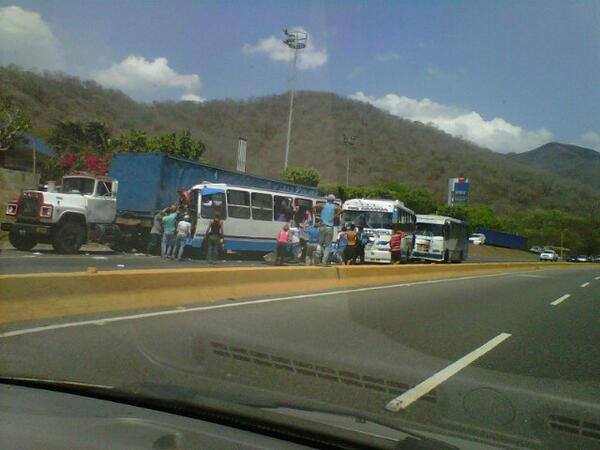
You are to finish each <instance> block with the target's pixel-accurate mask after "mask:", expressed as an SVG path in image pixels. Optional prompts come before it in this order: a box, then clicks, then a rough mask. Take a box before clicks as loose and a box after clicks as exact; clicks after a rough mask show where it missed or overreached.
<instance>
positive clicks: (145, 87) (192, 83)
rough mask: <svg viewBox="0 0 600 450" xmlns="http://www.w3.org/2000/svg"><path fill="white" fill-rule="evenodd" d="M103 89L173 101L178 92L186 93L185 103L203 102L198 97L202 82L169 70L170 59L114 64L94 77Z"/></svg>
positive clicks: (127, 60) (131, 57) (139, 59)
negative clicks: (188, 101) (113, 89)
mask: <svg viewBox="0 0 600 450" xmlns="http://www.w3.org/2000/svg"><path fill="white" fill-rule="evenodd" d="M93 77H94V79H95V80H96V81H97V82H98V83H100V84H102V85H103V86H107V87H111V88H116V89H122V90H123V91H125V92H126V93H129V94H132V95H142V96H151V97H152V98H154V99H156V98H161V97H168V98H172V96H173V94H174V93H175V92H181V91H183V96H182V100H183V99H184V98H183V97H186V98H185V100H191V101H202V98H201V97H199V96H198V95H196V94H195V92H196V91H197V90H198V89H200V86H202V82H201V81H200V77H199V76H198V75H196V74H180V73H177V72H176V71H175V70H173V69H172V68H171V67H169V61H167V58H156V59H155V60H154V61H150V60H147V59H146V58H144V57H142V56H136V55H129V56H128V57H127V58H125V59H124V60H123V61H121V62H119V63H114V64H113V65H112V66H111V67H109V68H108V69H106V70H101V71H99V72H96V73H95V74H93Z"/></svg>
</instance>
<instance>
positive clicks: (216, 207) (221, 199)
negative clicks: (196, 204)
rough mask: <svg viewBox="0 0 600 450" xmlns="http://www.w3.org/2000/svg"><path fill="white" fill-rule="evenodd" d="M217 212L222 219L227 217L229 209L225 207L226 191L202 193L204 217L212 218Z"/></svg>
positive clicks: (201, 212) (202, 214) (202, 213)
mask: <svg viewBox="0 0 600 450" xmlns="http://www.w3.org/2000/svg"><path fill="white" fill-rule="evenodd" d="M215 213H219V215H220V216H221V219H223V220H225V219H227V211H226V209H225V193H224V192H217V193H214V194H208V195H205V194H202V209H201V210H200V215H201V216H202V218H204V219H212V218H213V217H214V215H215Z"/></svg>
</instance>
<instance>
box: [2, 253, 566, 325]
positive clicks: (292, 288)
mask: <svg viewBox="0 0 600 450" xmlns="http://www.w3.org/2000/svg"><path fill="white" fill-rule="evenodd" d="M565 266H572V265H568V264H552V265H548V264H540V263H489V264H432V265H399V266H347V267H340V266H335V267H291V266H290V267H261V268H257V267H243V268H241V267H238V268H210V269H172V270H131V271H118V272H94V271H93V270H91V271H88V272H82V273H47V274H26V275H1V276H0V296H1V297H0V324H7V323H12V322H20V321H27V320H38V319H44V318H52V317H64V316H73V315H79V314H90V313H99V312H108V311H123V310H137V309H146V308H159V307H170V306H176V305H177V306H179V305H186V304H195V303H201V302H213V301H222V300H236V299H241V298H248V297H258V296H266V295H287V294H293V293H294V292H310V291H318V290H327V289H344V288H352V287H359V286H372V285H379V284H393V283H400V282H404V281H414V280H425V279H436V278H452V277H461V276H468V275H478V274H489V273H498V272H507V271H515V270H535V269H539V268H556V267H565Z"/></svg>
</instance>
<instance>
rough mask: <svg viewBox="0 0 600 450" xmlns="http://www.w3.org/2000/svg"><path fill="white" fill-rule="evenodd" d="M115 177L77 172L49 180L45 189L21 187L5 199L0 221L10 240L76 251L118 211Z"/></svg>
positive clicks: (20, 247) (18, 246)
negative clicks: (59, 180) (58, 182)
mask: <svg viewBox="0 0 600 450" xmlns="http://www.w3.org/2000/svg"><path fill="white" fill-rule="evenodd" d="M117 191H118V181H117V180H113V179H112V178H110V177H105V176H94V175H90V174H85V173H80V174H75V175H69V176H65V177H63V179H62V184H61V186H60V187H56V186H55V183H54V182H48V189H47V190H46V191H33V190H28V191H23V192H22V193H21V196H20V197H19V199H17V200H13V201H11V202H9V203H8V205H7V208H6V215H7V216H10V217H14V218H15V222H5V223H2V230H4V231H8V232H9V240H10V243H11V244H12V245H13V247H15V248H16V249H18V250H30V249H32V248H33V247H34V246H35V245H37V244H38V243H49V244H52V246H53V247H54V249H55V250H56V251H57V252H59V253H76V252H77V251H78V250H79V248H80V247H81V246H82V245H83V244H85V242H87V240H88V236H89V235H90V234H92V233H94V232H97V231H98V227H103V226H108V225H112V224H113V223H114V221H115V218H116V215H117Z"/></svg>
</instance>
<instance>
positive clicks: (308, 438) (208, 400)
mask: <svg viewBox="0 0 600 450" xmlns="http://www.w3.org/2000/svg"><path fill="white" fill-rule="evenodd" d="M0 384H7V385H15V386H23V387H28V388H35V389H45V390H49V391H53V392H59V393H64V394H71V395H77V396H83V397H88V398H95V399H98V400H104V401H112V402H116V403H121V404H126V405H130V406H135V407H139V408H146V409H152V410H155V411H160V412H166V413H170V414H176V415H179V416H184V417H190V418H193V419H199V420H204V421H209V422H213V423H217V424H220V425H225V426H230V427H234V428H238V429H242V430H246V431H249V432H253V433H259V434H263V435H266V436H270V437H274V438H277V439H284V440H287V441H289V442H295V443H298V444H302V445H308V446H316V447H318V448H335V449H338V448H343V449H355V448H356V449H359V448H360V449H363V448H384V449H410V450H419V449H422V450H429V449H440V450H445V449H448V450H451V449H456V448H457V447H454V446H451V445H449V444H447V443H445V442H443V441H439V440H434V439H431V438H428V437H425V436H422V435H420V434H418V433H415V432H413V431H409V430H403V429H401V428H397V427H394V426H390V425H388V424H384V423H381V422H380V421H377V420H373V419H371V418H367V417H363V416H362V415H356V414H355V413H354V412H352V411H346V410H344V408H338V407H324V408H321V407H319V408H311V407H306V408H305V407H298V406H297V405H291V404H287V403H282V402H277V401H269V400H268V399H266V398H262V397H260V396H257V397H256V399H255V398H253V397H251V398H250V400H251V401H248V396H247V395H246V394H244V396H235V395H233V396H232V395H227V393H224V396H226V397H230V398H228V399H222V398H216V397H214V396H211V395H205V393H203V392H197V391H196V390H190V389H187V388H181V387H178V386H172V385H160V384H144V385H139V386H131V388H130V389H123V388H117V387H114V386H109V385H101V384H92V383H82V382H78V381H68V380H50V379H43V378H32V377H7V376H0ZM255 400H256V401H255ZM284 410H287V411H286V412H287V413H285V412H283V411H284ZM289 411H295V412H302V413H309V414H310V413H316V414H327V415H330V416H335V417H337V418H338V419H351V420H354V421H356V422H357V423H364V424H367V423H372V424H377V425H378V426H379V427H385V428H386V429H387V430H389V431H390V432H394V433H396V434H397V433H401V434H403V435H404V437H401V438H399V439H398V438H395V437H390V436H382V435H381V434H376V433H368V432H365V431H363V430H356V429H352V428H351V427H349V426H338V425H333V424H331V423H321V422H317V421H315V418H312V419H311V418H309V416H306V414H305V417H301V416H299V415H298V414H290V413H289Z"/></svg>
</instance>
